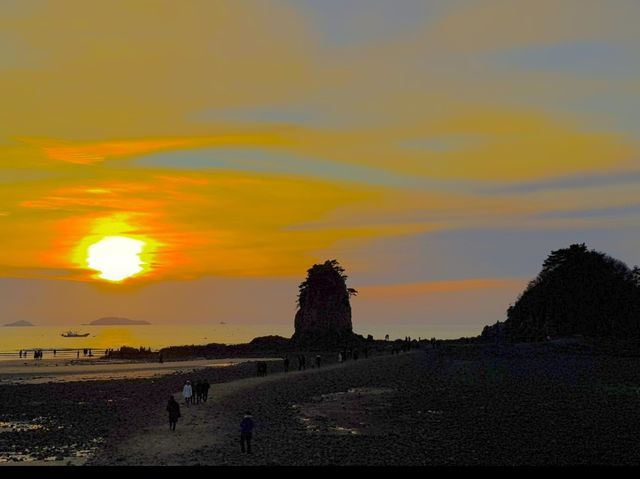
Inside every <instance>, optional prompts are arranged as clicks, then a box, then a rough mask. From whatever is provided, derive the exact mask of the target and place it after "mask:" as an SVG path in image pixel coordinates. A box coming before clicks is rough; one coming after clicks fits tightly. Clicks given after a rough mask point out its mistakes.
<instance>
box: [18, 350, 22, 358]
mask: <svg viewBox="0 0 640 479" xmlns="http://www.w3.org/2000/svg"><path fill="white" fill-rule="evenodd" d="M18 357H19V358H20V359H22V349H21V350H20V352H19V353H18Z"/></svg>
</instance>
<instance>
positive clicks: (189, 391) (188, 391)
mask: <svg viewBox="0 0 640 479" xmlns="http://www.w3.org/2000/svg"><path fill="white" fill-rule="evenodd" d="M182 395H183V396H184V402H185V404H187V406H188V405H189V404H191V398H192V397H193V388H192V387H191V381H187V382H186V383H185V385H184V387H183V388H182Z"/></svg>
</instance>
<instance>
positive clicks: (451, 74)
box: [0, 0, 640, 337]
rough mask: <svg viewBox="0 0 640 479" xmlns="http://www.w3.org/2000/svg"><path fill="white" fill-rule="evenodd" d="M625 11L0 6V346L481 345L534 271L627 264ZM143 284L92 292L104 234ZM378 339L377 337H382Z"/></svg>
mask: <svg viewBox="0 0 640 479" xmlns="http://www.w3.org/2000/svg"><path fill="white" fill-rule="evenodd" d="M639 18H640V2H638V1H636V0H612V1H608V2H604V1H602V0H575V1H573V0H549V1H547V0H537V1H535V2H520V1H515V0H514V1H506V0H505V1H492V0H482V1H475V0H473V1H464V0H446V1H445V0H442V1H440V0H415V1H413V0H402V1H400V0H393V1H391V0H279V1H277V0H273V1H226V2H223V1H215V0H201V1H198V0H182V1H162V0H122V1H120V0H108V1H107V0H95V1H86V0H77V1H75V0H50V1H39V0H0V92H1V93H0V95H1V97H0V98H1V100H2V101H1V103H0V238H1V239H0V305H1V307H2V314H1V316H0V318H1V319H0V323H6V322H9V321H14V320H20V319H24V320H29V321H32V322H34V323H37V324H42V325H44V324H72V323H81V322H87V321H90V320H93V319H96V318H98V317H101V316H126V317H130V318H133V319H145V320H148V321H151V322H153V323H158V324H160V323H163V324H178V323H207V322H212V323H213V322H215V323H219V322H220V321H229V322H237V323H243V324H253V323H262V324H264V323H273V324H280V325H282V324H286V325H290V326H291V330H292V329H293V316H294V314H295V299H296V294H297V284H298V283H299V282H300V281H301V280H302V279H303V278H304V276H305V273H306V270H307V269H308V268H309V267H310V266H311V265H312V264H313V263H315V262H319V261H324V260H326V259H332V258H336V259H338V260H339V261H340V262H341V264H342V265H343V266H344V267H345V269H346V270H347V273H348V275H349V286H351V287H354V288H356V289H358V290H359V291H360V294H359V295H358V296H357V297H356V298H354V299H353V300H352V305H353V310H354V316H353V322H354V327H355V330H356V331H357V332H360V333H363V334H367V332H368V331H369V330H371V331H376V332H377V331H381V330H388V332H389V333H391V334H395V335H398V336H404V332H405V331H407V332H409V331H410V332H411V333H412V334H418V332H422V335H424V336H431V335H438V336H441V337H458V336H461V335H475V334H477V333H479V331H480V330H481V329H482V327H483V326H484V325H485V324H488V323H493V322H495V321H496V320H502V319H504V316H505V310H506V308H507V307H508V306H509V304H510V303H512V302H514V301H515V299H516V297H517V295H518V293H519V291H520V290H521V289H522V288H523V287H524V285H526V283H527V282H528V281H529V280H530V279H532V278H533V277H534V276H535V275H536V274H537V273H538V271H539V269H540V266H541V264H542V261H543V260H544V258H545V256H546V255H547V254H548V252H549V251H550V250H551V249H557V248H561V247H564V246H567V245H569V244H571V243H575V242H586V243H587V245H588V246H589V247H592V248H596V249H598V250H603V251H606V252H607V253H609V254H611V255H613V256H615V257H617V258H619V259H621V260H623V261H625V262H627V263H628V264H630V265H634V264H637V263H640V254H639V249H638V247H639V246H640V239H639V238H640V194H639V193H638V192H639V191H640V190H639V187H640V157H639V152H640V28H638V19H639ZM113 236H118V237H125V238H131V239H134V240H136V241H140V242H141V243H139V244H144V248H143V251H142V253H140V256H139V258H140V259H141V261H142V262H144V263H145V264H144V266H143V267H142V268H143V269H142V271H141V272H140V273H138V274H135V275H134V276H132V277H130V278H127V279H125V280H123V281H120V282H110V281H105V280H104V279H102V278H100V277H99V276H98V271H96V270H93V269H91V268H90V267H89V265H88V263H87V256H88V249H89V248H90V247H91V245H94V244H96V243H97V242H99V241H100V240H102V239H104V238H105V237H113ZM381 328H382V329H381Z"/></svg>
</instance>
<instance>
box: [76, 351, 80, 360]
mask: <svg viewBox="0 0 640 479" xmlns="http://www.w3.org/2000/svg"><path fill="white" fill-rule="evenodd" d="M76 359H80V350H79V349H78V350H77V351H76Z"/></svg>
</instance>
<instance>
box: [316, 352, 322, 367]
mask: <svg viewBox="0 0 640 479" xmlns="http://www.w3.org/2000/svg"><path fill="white" fill-rule="evenodd" d="M321 362H322V357H321V356H320V355H319V354H316V368H319V367H320V363H321Z"/></svg>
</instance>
